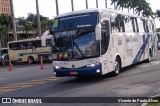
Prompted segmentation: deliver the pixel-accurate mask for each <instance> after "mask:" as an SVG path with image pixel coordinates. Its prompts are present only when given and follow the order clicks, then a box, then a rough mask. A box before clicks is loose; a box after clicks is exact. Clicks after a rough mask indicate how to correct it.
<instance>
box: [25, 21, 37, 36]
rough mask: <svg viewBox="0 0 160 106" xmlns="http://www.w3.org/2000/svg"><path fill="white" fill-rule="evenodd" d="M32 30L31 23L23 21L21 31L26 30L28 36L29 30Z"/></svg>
mask: <svg viewBox="0 0 160 106" xmlns="http://www.w3.org/2000/svg"><path fill="white" fill-rule="evenodd" d="M33 30H34V28H33V27H32V25H31V24H29V23H25V25H24V29H23V31H25V32H26V35H28V37H29V32H30V31H33Z"/></svg>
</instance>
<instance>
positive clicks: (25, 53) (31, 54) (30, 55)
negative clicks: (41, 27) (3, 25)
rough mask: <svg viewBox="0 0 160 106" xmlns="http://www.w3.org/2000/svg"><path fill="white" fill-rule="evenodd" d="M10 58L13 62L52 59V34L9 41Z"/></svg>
mask: <svg viewBox="0 0 160 106" xmlns="http://www.w3.org/2000/svg"><path fill="white" fill-rule="evenodd" d="M8 54H9V59H10V60H11V61H12V62H27V61H30V63H34V62H38V61H40V59H41V56H42V59H43V61H49V60H50V61H52V55H51V35H48V36H42V37H41V38H32V39H25V40H18V41H11V42H8Z"/></svg>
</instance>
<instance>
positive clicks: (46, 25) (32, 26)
mask: <svg viewBox="0 0 160 106" xmlns="http://www.w3.org/2000/svg"><path fill="white" fill-rule="evenodd" d="M40 20H41V29H42V33H43V32H45V31H46V30H49V29H51V27H52V23H53V20H49V18H47V17H44V16H42V15H40ZM17 26H18V27H17V29H18V30H23V31H25V32H26V34H28V32H30V31H36V29H37V15H36V14H32V13H29V14H28V16H27V17H26V18H24V17H19V18H17Z"/></svg>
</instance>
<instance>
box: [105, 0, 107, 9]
mask: <svg viewBox="0 0 160 106" xmlns="http://www.w3.org/2000/svg"><path fill="white" fill-rule="evenodd" d="M105 4H106V8H107V0H105Z"/></svg>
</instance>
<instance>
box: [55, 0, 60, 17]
mask: <svg viewBox="0 0 160 106" xmlns="http://www.w3.org/2000/svg"><path fill="white" fill-rule="evenodd" d="M55 2H56V13H57V15H59V7H58V0H56V1H55Z"/></svg>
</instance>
